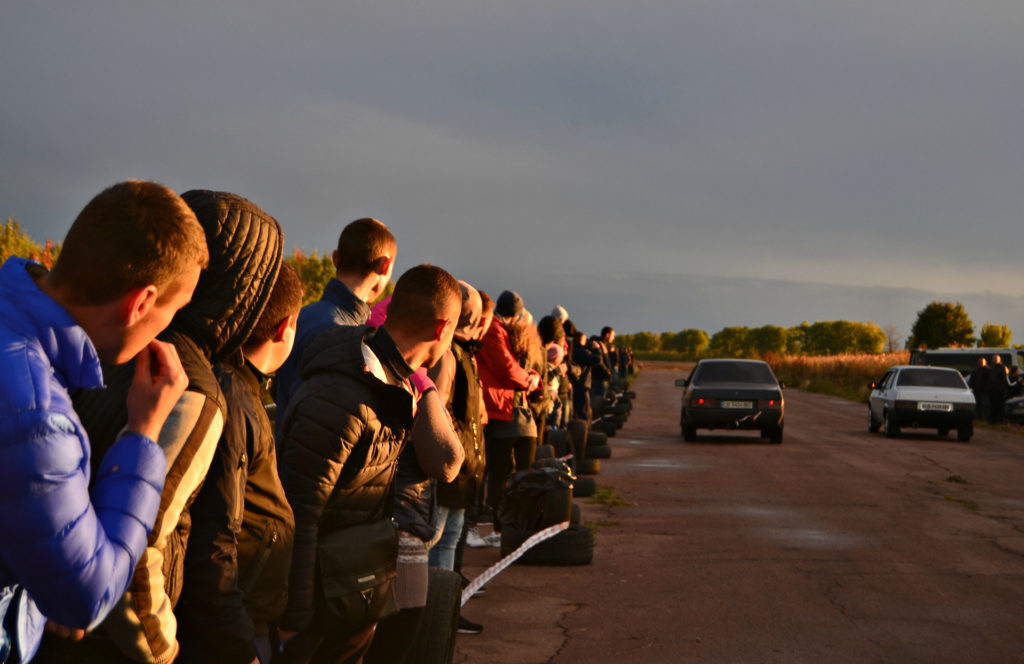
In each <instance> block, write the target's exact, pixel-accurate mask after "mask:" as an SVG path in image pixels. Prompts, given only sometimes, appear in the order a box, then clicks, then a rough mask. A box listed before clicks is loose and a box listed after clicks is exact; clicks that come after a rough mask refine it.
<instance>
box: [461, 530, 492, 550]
mask: <svg viewBox="0 0 1024 664" xmlns="http://www.w3.org/2000/svg"><path fill="white" fill-rule="evenodd" d="M466 546H469V547H472V548H474V549H482V548H484V547H486V546H490V544H488V543H487V542H486V541H484V538H483V537H480V531H479V530H477V529H476V527H475V526H474V527H472V528H470V529H469V531H468V532H467V533H466Z"/></svg>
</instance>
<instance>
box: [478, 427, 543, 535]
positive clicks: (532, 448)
mask: <svg viewBox="0 0 1024 664" xmlns="http://www.w3.org/2000/svg"><path fill="white" fill-rule="evenodd" d="M485 444H486V447H487V504H488V505H489V506H490V508H491V509H492V510H493V511H494V530H495V531H500V530H501V519H500V518H499V517H498V507H499V506H500V505H501V497H502V495H503V494H504V491H505V480H507V479H508V477H509V475H511V474H512V473H513V472H518V471H521V470H529V468H530V466H532V465H533V458H534V455H535V454H536V452H537V438H536V436H521V437H519V438H495V437H493V436H491V435H490V434H489V433H488V434H487V435H486V438H485Z"/></svg>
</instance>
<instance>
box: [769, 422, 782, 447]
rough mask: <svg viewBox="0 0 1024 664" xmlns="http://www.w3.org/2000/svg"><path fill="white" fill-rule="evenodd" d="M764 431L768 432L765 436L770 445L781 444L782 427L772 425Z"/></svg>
mask: <svg viewBox="0 0 1024 664" xmlns="http://www.w3.org/2000/svg"><path fill="white" fill-rule="evenodd" d="M766 433H767V434H768V435H767V438H768V442H769V443H771V444H772V445H781V444H782V427H779V426H776V427H772V428H770V429H768V431H767V432H766Z"/></svg>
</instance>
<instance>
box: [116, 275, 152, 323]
mask: <svg viewBox="0 0 1024 664" xmlns="http://www.w3.org/2000/svg"><path fill="white" fill-rule="evenodd" d="M157 295H158V293H157V288H156V286H154V285H153V284H150V285H148V286H142V287H139V288H133V289H131V290H130V291H128V292H127V293H125V294H124V295H123V296H122V299H121V319H122V320H123V322H124V324H125V327H131V326H133V325H135V324H136V323H137V322H139V321H140V320H141V319H143V318H145V317H146V314H148V313H149V311H150V309H152V308H153V305H154V304H156V299H157Z"/></svg>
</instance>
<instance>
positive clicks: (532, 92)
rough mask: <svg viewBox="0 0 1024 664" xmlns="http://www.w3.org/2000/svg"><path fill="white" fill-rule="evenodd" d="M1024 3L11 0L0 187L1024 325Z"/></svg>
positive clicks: (300, 238)
mask: <svg viewBox="0 0 1024 664" xmlns="http://www.w3.org/2000/svg"><path fill="white" fill-rule="evenodd" d="M1021 35H1024V3H1021V2H1020V1H1019V0H975V2H971V3H964V2H961V1H959V0H958V1H956V2H954V1H953V0H887V1H886V2H880V1H873V0H824V1H823V0H700V1H684V0H671V1H650V0H631V1H630V2H624V1H616V2H613V1H611V0H560V1H559V2H554V3H553V2H549V1H544V2H540V1H535V0H517V1H516V2H494V1H493V0H473V1H461V0H460V1H454V0H451V1H444V2H422V1H417V2H411V1H402V0H399V1H394V2H372V3H370V2H337V0H330V1H327V0H324V1H320V0H318V1H308V2H306V1H302V0H293V1H292V2H288V3H283V2H268V1H266V0H246V1H244V2H243V1H240V0H217V1H215V2H209V1H208V0H204V1H202V2H194V1H190V0H184V1H180V2H173V3H171V2H163V3H140V2H136V1H132V2H128V1H113V0H107V1H91V0H83V1H82V2H75V3H68V2H66V1H62V2H53V1H51V0H33V2H19V3H7V4H6V5H5V7H4V9H3V20H2V22H0V99H2V101H0V157H2V158H0V215H4V216H5V217H6V216H10V217H13V218H14V219H15V220H17V221H18V222H19V223H20V224H21V226H22V228H23V229H24V230H25V231H27V232H28V233H29V234H31V235H32V236H33V237H34V238H36V239H45V238H46V237H53V238H55V239H58V240H59V239H61V238H62V237H63V235H64V233H65V232H66V231H67V228H68V227H69V226H70V223H71V221H72V220H73V219H74V217H75V215H76V214H77V213H78V211H79V210H80V209H81V208H82V207H83V206H84V205H85V203H86V202H88V200H89V199H90V198H91V197H92V196H93V195H94V194H95V193H97V192H98V191H100V190H101V189H103V188H104V187H106V186H108V185H110V184H113V183H114V182H117V181H120V180H124V179H127V178H142V179H151V180H157V181H160V182H163V183H164V184H167V185H168V186H170V187H172V188H174V189H175V190H177V191H185V190H188V189H193V188H203V189H218V190H224V191H231V192H234V193H237V194H240V195H242V196H245V197H247V198H249V199H251V200H252V201H253V202H255V203H256V204H257V205H259V206H261V207H263V208H264V209H265V210H266V211H267V212H269V213H270V214H272V215H273V216H274V217H276V218H277V219H278V221H280V222H281V224H282V226H283V228H284V230H285V243H286V246H287V248H288V249H289V250H290V249H292V248H300V249H303V250H305V251H307V252H308V251H312V250H314V249H316V250H318V251H320V252H321V253H323V252H329V251H330V250H331V249H332V248H333V247H334V245H335V244H336V242H337V237H338V234H339V232H340V230H341V228H342V227H343V226H344V225H345V224H346V223H347V222H349V221H351V220H353V219H356V218H359V217H364V216H372V217H376V218H378V219H380V220H382V221H383V222H384V223H386V224H387V225H388V226H389V227H390V228H391V229H392V231H393V232H394V233H395V236H396V238H397V240H398V256H397V265H396V274H400V273H401V271H404V270H405V269H407V268H408V267H411V266H413V265H415V264H418V263H424V262H429V263H433V264H435V265H439V266H441V267H444V268H446V269H448V270H449V271H450V272H452V274H454V275H455V276H456V277H458V278H460V279H465V280H467V281H469V282H470V283H473V284H474V285H476V286H478V287H479V288H482V289H484V290H486V291H488V292H489V293H491V294H492V296H497V295H498V293H500V292H501V291H502V290H505V289H511V290H515V291H517V292H519V293H520V294H521V295H522V296H523V297H524V299H525V301H526V306H527V308H528V309H530V310H531V311H532V312H533V313H534V314H535V317H537V318H539V317H540V316H542V315H544V314H546V313H548V312H550V310H551V308H552V307H553V306H554V305H556V304H560V305H562V306H564V307H565V308H566V309H567V310H568V311H569V314H570V316H571V317H572V318H573V320H574V321H575V322H576V323H577V325H578V326H579V327H580V328H581V329H584V330H585V331H588V332H596V331H597V330H598V329H599V328H600V327H601V326H603V325H606V324H608V325H612V326H613V327H615V328H616V329H617V330H618V331H619V332H636V331H640V330H650V331H654V332H661V331H668V330H680V329H684V328H700V329H704V330H706V331H708V332H709V333H714V332H715V331H717V330H719V329H721V328H722V327H725V326H732V325H748V326H752V327H753V326H760V325H766V324H772V325H783V326H790V325H797V324H799V323H801V322H804V321H808V322H814V321H818V320H858V321H873V322H876V323H878V324H879V325H881V326H883V327H884V326H890V325H894V326H896V327H897V328H898V329H899V330H900V331H901V333H902V335H903V337H904V339H905V337H906V335H907V334H908V333H909V330H910V327H911V325H912V324H913V322H914V320H915V319H916V316H917V312H918V311H920V310H921V309H923V308H924V307H925V306H926V305H927V304H928V303H929V302H931V301H934V300H940V301H959V302H962V303H963V304H964V306H965V308H966V309H967V312H968V314H969V315H970V317H971V318H972V320H973V321H974V323H975V324H976V325H977V326H978V327H979V328H980V326H981V324H982V323H984V322H986V321H991V322H993V323H1001V324H1002V323H1005V324H1008V325H1009V326H1010V327H1011V329H1013V330H1015V331H1017V333H1018V335H1019V336H1017V337H1016V338H1015V341H1016V342H1018V343H1024V279H1021V272H1020V268H1019V265H1020V260H1019V256H1020V255H1021V249H1020V246H1021V245H1022V243H1024V237H1022V236H1021V229H1022V223H1021V217H1022V212H1024V124H1022V120H1021V118H1024V39H1022V38H1021Z"/></svg>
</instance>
